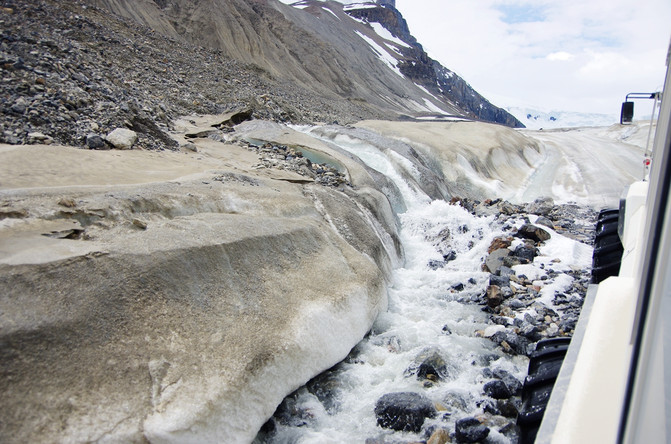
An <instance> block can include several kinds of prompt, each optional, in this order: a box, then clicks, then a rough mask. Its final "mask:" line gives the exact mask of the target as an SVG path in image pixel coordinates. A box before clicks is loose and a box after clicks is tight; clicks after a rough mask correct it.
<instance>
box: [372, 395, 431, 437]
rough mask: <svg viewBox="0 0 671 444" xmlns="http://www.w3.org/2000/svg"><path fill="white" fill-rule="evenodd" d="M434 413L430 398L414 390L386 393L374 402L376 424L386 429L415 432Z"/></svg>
mask: <svg viewBox="0 0 671 444" xmlns="http://www.w3.org/2000/svg"><path fill="white" fill-rule="evenodd" d="M436 414H437V411H436V408H435V407H434V405H433V403H432V402H431V400H430V399H429V398H427V397H426V396H424V395H422V394H419V393H415V392H397V393H387V394H386V395H383V396H382V397H381V398H380V399H378V400H377V403H375V416H376V417H377V424H378V425H379V426H380V427H384V428H386V429H392V430H400V431H405V432H415V433H417V432H419V431H420V430H421V429H422V426H423V425H424V420H425V419H426V418H433V417H435V416H436Z"/></svg>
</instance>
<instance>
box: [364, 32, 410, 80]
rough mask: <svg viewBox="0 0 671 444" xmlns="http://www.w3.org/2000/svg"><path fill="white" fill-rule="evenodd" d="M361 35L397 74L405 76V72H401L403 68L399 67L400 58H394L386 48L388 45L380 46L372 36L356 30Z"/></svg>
mask: <svg viewBox="0 0 671 444" xmlns="http://www.w3.org/2000/svg"><path fill="white" fill-rule="evenodd" d="M354 32H355V33H356V34H357V35H358V36H359V37H361V38H362V39H364V40H365V41H366V43H368V44H369V45H370V47H371V48H372V49H373V51H374V52H375V53H376V54H377V56H378V57H379V58H380V60H382V62H384V63H385V64H386V65H387V66H388V67H389V68H391V70H392V71H394V72H395V73H396V74H398V75H399V76H400V77H403V74H401V70H400V69H398V66H396V65H397V63H398V60H396V58H394V57H393V56H392V55H391V54H389V49H388V48H386V46H385V47H384V48H383V47H382V46H380V45H379V44H378V43H377V42H375V41H374V40H373V39H371V38H370V37H368V36H366V35H363V34H362V33H360V32H359V31H354Z"/></svg>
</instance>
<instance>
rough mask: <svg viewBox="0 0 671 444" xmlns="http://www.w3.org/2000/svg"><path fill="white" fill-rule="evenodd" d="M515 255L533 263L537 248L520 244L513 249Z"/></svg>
mask: <svg viewBox="0 0 671 444" xmlns="http://www.w3.org/2000/svg"><path fill="white" fill-rule="evenodd" d="M513 256H515V257H517V258H520V259H522V260H524V261H526V263H531V262H533V261H534V258H535V257H536V248H535V247H532V246H529V245H519V246H518V247H517V248H515V251H513Z"/></svg>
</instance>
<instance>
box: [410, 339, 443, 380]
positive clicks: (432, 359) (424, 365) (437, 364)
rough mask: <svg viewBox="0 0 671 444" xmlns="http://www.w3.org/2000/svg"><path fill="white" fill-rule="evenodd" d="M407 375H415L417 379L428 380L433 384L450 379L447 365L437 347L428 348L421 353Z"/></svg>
mask: <svg viewBox="0 0 671 444" xmlns="http://www.w3.org/2000/svg"><path fill="white" fill-rule="evenodd" d="M405 373H406V374H407V375H412V374H415V375H417V379H428V380H429V381H433V382H437V381H442V380H444V379H446V378H447V377H448V370H447V363H446V362H445V359H444V358H443V357H442V355H441V353H440V350H439V349H438V348H436V347H431V348H428V349H426V350H424V351H423V352H422V353H420V354H419V355H418V356H417V357H416V358H415V360H414V363H413V364H412V365H411V366H410V367H408V369H407V370H406V371H405Z"/></svg>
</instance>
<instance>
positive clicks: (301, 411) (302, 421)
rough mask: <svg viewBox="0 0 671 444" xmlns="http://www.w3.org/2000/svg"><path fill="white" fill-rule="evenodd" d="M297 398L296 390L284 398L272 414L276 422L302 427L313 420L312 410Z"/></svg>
mask: <svg viewBox="0 0 671 444" xmlns="http://www.w3.org/2000/svg"><path fill="white" fill-rule="evenodd" d="M298 398H299V396H298V393H297V392H294V393H293V394H292V395H290V396H287V397H286V398H284V401H282V403H281V404H280V405H279V406H278V407H277V410H276V411H275V414H274V415H273V417H274V418H275V420H276V421H277V422H278V423H280V424H282V425H285V426H290V427H304V426H306V425H309V424H311V423H313V422H314V420H315V414H314V412H313V411H312V410H311V409H309V408H307V407H306V406H304V405H302V404H301V403H300V401H299V400H298Z"/></svg>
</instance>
